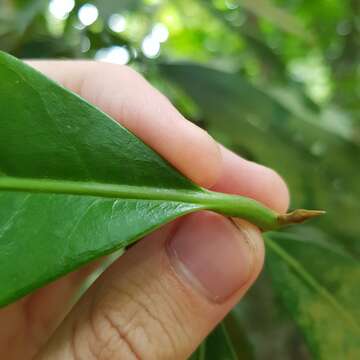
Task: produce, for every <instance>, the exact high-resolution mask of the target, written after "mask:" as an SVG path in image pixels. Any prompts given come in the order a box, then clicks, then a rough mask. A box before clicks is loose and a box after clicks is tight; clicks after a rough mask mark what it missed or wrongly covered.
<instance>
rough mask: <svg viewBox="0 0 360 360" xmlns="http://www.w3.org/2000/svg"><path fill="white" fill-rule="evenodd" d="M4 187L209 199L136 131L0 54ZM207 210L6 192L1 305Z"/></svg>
mask: <svg viewBox="0 0 360 360" xmlns="http://www.w3.org/2000/svg"><path fill="white" fill-rule="evenodd" d="M0 79H1V81H0V108H1V111H2V114H1V117H0V181H3V182H4V183H7V184H8V185H9V184H10V185H11V182H12V181H13V179H17V180H24V181H25V182H26V181H27V179H29V180H31V181H40V183H41V181H44V182H46V181H47V180H56V181H58V182H59V184H61V183H62V182H81V183H84V184H97V185H98V186H100V187H101V184H104V185H109V184H120V185H123V186H135V187H138V188H140V189H142V191H146V189H147V188H156V189H160V190H161V189H164V190H165V189H171V190H172V191H175V192H176V191H179V192H186V191H191V192H197V193H201V192H202V190H201V189H200V188H199V187H197V186H196V185H194V184H193V183H191V182H190V181H189V180H187V179H186V178H185V177H184V176H182V175H181V174H179V173H178V172H177V171H176V170H175V169H174V168H172V167H171V166H170V165H169V164H168V163H167V162H166V161H165V160H163V159H162V158H161V157H160V156H159V155H158V154H156V153H155V152H154V151H153V150H151V149H150V148H149V147H147V146H146V145H145V144H144V143H142V142H141V141H140V140H139V139H138V138H137V137H135V136H134V135H133V134H132V133H130V132H129V131H128V130H126V129H125V128H123V127H122V126H121V125H119V124H118V123H117V122H115V121H114V120H112V119H111V118H109V117H108V116H107V115H106V114H104V113H102V112H101V111H100V110H98V109H96V108H95V107H93V106H92V105H90V104H88V103H87V102H86V101H84V100H82V99H81V98H79V97H78V96H76V95H74V94H72V93H71V92H69V91H67V90H66V89H64V88H62V87H60V86H59V85H57V84H55V83H54V82H52V81H50V80H48V79H47V78H45V77H44V76H42V75H41V74H39V73H38V72H37V71H35V70H33V69H31V68H30V67H28V66H26V65H25V64H23V63H22V62H20V61H18V60H16V59H15V58H13V57H11V56H9V55H6V54H3V53H1V54H0ZM201 208H203V206H201V205H199V204H193V203H189V202H182V201H165V200H159V199H133V198H129V199H127V198H120V199H119V198H115V197H114V198H112V197H111V196H110V197H102V196H94V195H91V194H81V195H77V194H61V193H60V194H55V193H36V192H32V191H9V190H4V189H3V190H1V189H0V305H5V304H7V303H9V302H10V301H13V300H15V299H17V298H19V297H21V296H23V295H25V294H26V293H28V292H30V291H32V290H34V289H36V288H38V287H40V286H42V285H44V284H45V283H47V282H49V281H50V280H53V279H55V278H57V277H59V276H61V275H64V274H66V273H67V272H69V271H72V270H74V269H76V268H78V267H79V266H80V265H82V264H84V263H86V262H89V261H91V260H93V259H95V258H97V257H99V256H102V255H104V254H107V253H109V252H111V251H114V250H116V249H119V248H124V247H126V246H127V245H129V244H130V243H132V242H133V241H135V240H137V239H139V238H140V237H142V236H144V235H145V234H147V233H149V232H151V231H153V230H154V229H156V228H158V227H159V226H161V225H162V224H164V223H167V222H169V221H171V220H172V219H175V218H177V217H179V216H181V215H184V214H187V213H189V212H192V211H195V210H199V209H201Z"/></svg>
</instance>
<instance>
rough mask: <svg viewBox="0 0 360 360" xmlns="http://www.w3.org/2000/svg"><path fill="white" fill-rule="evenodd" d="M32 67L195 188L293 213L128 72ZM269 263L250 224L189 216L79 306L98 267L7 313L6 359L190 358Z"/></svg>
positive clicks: (283, 191)
mask: <svg viewBox="0 0 360 360" xmlns="http://www.w3.org/2000/svg"><path fill="white" fill-rule="evenodd" d="M29 64H30V65H32V66H34V67H35V68H37V69H39V70H40V71H42V72H43V73H45V74H46V75H47V76H49V77H51V78H53V79H55V80H57V81H58V82H60V83H61V84H63V85H64V86H66V87H68V88H70V89H71V90H73V91H75V92H77V93H78V94H79V95H81V96H82V97H84V98H85V99H87V100H88V101H89V102H91V103H93V104H95V105H97V106H98V107H99V108H101V109H102V110H103V111H105V112H107V113H108V114H109V115H110V116H112V117H113V118H114V119H116V120H118V121H119V122H120V123H122V124H123V125H124V126H125V127H127V128H128V129H129V130H131V131H132V132H134V133H135V134H136V135H137V136H138V137H140V138H141V139H142V140H143V141H144V142H145V143H147V144H148V145H149V146H151V147H152V148H153V149H154V150H156V151H157V152H159V153H160V154H161V155H162V156H163V157H164V158H166V159H167V160H168V161H169V162H171V163H172V164H173V165H174V166H175V167H176V168H178V169H179V170H180V171H181V172H182V173H184V174H185V175H186V176H187V177H189V178H190V179H192V180H193V181H194V182H196V183H198V184H199V185H202V186H204V187H208V188H211V189H213V190H217V191H222V192H230V193H237V194H241V195H245V196H249V197H252V198H255V199H257V200H259V201H261V202H263V203H264V204H266V205H268V206H269V207H272V208H274V209H275V210H277V211H279V212H284V211H285V210H286V208H287V206H288V192H287V188H286V186H285V184H284V182H283V181H282V179H281V178H280V177H279V176H278V175H277V174H276V173H275V172H274V171H272V170H270V169H268V168H265V167H263V166H261V165H257V164H255V163H252V162H249V161H247V160H244V159H242V158H240V157H238V156H237V155H235V154H233V153H231V152H230V151H229V150H227V149H225V148H224V147H222V146H219V145H218V144H217V143H216V142H215V141H214V140H213V139H212V138H211V137H210V136H209V135H208V134H207V133H206V132H204V131H203V130H201V129H200V128H198V127H197V126H195V125H193V124H192V123H190V122H188V121H187V120H185V119H184V118H183V117H182V116H181V115H180V114H179V113H178V112H177V111H176V110H175V109H174V107H173V106H172V105H171V104H170V103H169V101H168V100H167V99H166V98H165V97H164V96H163V95H161V94H160V93H159V92H157V91H156V90H155V89H154V88H152V87H151V86H150V85H149V84H148V83H147V82H146V81H144V80H143V79H142V78H141V76H140V75H138V74H137V73H135V72H134V71H133V70H130V69H129V68H128V67H125V66H117V65H109V64H101V63H95V62H75V61H66V62H64V61H43V62H40V61H31V62H29ZM239 136H241V134H239ZM263 258H264V247H263V242H262V239H261V235H260V232H259V231H258V230H257V229H256V228H255V227H254V226H252V225H250V224H248V223H245V222H242V221H237V225H236V226H235V225H234V224H233V223H232V222H230V221H229V220H228V219H226V218H224V217H222V216H220V215H217V214H213V213H209V212H201V213H196V214H191V215H188V216H186V217H184V218H182V219H179V220H177V221H175V222H173V223H171V224H169V225H166V226H164V227H163V228H162V229H160V230H158V231H156V232H155V233H153V234H152V235H150V236H147V237H146V239H144V240H142V241H140V242H139V243H137V244H136V245H134V246H133V247H132V248H131V249H129V250H128V251H127V252H126V253H125V255H123V256H122V257H121V258H120V259H119V260H117V261H116V262H115V263H114V264H113V265H112V266H111V267H110V268H109V269H107V270H106V271H105V272H104V274H103V275H102V276H101V277H100V278H99V279H98V280H97V281H96V282H95V283H94V285H93V286H92V287H91V288H90V289H89V290H88V291H87V293H86V294H85V295H84V296H83V298H82V299H81V300H80V301H79V303H77V304H76V305H75V306H73V307H72V299H73V298H74V295H75V294H76V293H77V291H78V290H79V288H80V286H81V284H82V283H83V281H84V279H85V278H86V276H87V275H88V274H89V272H90V271H91V270H93V269H94V265H89V266H87V267H85V268H84V269H81V270H79V271H76V272H74V273H71V274H69V275H67V276H65V277H63V278H61V279H59V280H57V281H55V282H54V283H52V284H50V285H48V286H46V287H44V288H42V289H40V290H38V291H36V292H35V293H33V294H31V295H29V296H27V297H26V298H24V299H22V300H20V301H18V302H17V303H15V304H12V305H10V306H8V307H6V308H4V309H2V310H0V349H1V355H2V358H4V359H9V360H11V359H21V360H24V359H31V358H33V357H35V358H36V359H51V360H52V359H54V360H55V359H62V360H63V359H65V360H68V359H69V360H72V359H137V358H138V359H156V360H157V359H171V360H173V359H174V360H176V359H186V358H187V357H188V356H189V355H190V354H191V353H192V352H193V351H194V350H195V349H196V347H197V346H198V345H199V344H200V342H201V341H202V340H203V339H204V337H205V336H206V335H207V334H208V333H209V332H210V331H211V330H212V328H213V327H214V326H215V325H216V324H217V323H218V322H219V321H221V319H222V318H223V317H224V316H225V315H226V314H227V312H229V311H230V309H231V308H232V307H233V306H234V305H235V304H236V303H237V302H238V301H239V300H240V299H241V298H242V297H243V296H244V294H245V293H246V291H247V290H248V289H249V287H250V286H251V285H252V284H253V282H254V281H255V279H256V277H257V276H258V274H259V272H260V271H261V268H262V264H263ZM71 307H72V308H71ZM66 315H67V316H66ZM65 316H66V318H65ZM55 329H56V331H55Z"/></svg>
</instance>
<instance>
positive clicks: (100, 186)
mask: <svg viewBox="0 0 360 360" xmlns="http://www.w3.org/2000/svg"><path fill="white" fill-rule="evenodd" d="M0 190H3V191H22V192H24V191H26V192H37V193H51V194H53V193H55V194H71V195H88V196H97V197H106V198H126V199H144V200H167V201H181V202H191V203H199V202H201V203H202V204H204V203H208V202H209V201H214V198H216V197H215V196H214V193H212V192H210V191H205V190H203V189H202V188H200V187H199V189H198V190H196V191H194V190H186V189H167V188H160V187H159V188H155V187H150V186H136V185H125V184H111V183H99V182H92V181H71V180H53V179H37V178H22V177H21V178H20V177H19V178H15V177H9V176H5V177H0Z"/></svg>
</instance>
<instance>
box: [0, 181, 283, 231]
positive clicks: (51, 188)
mask: <svg viewBox="0 0 360 360" xmlns="http://www.w3.org/2000/svg"><path fill="white" fill-rule="evenodd" d="M190 184H191V183H190ZM191 185H192V188H195V190H193V189H191V188H190V189H176V188H170V189H169V188H162V187H151V186H138V185H127V184H111V183H99V182H91V181H89V182H88V181H71V180H53V179H44V178H42V179H41V178H22V177H10V176H3V177H1V176H0V191H15V192H16V191H17V192H30V193H49V194H69V195H79V196H97V197H103V198H113V199H139V200H159V201H164V202H166V201H174V202H181V203H188V204H193V205H198V209H199V210H201V209H207V210H212V211H215V212H220V213H222V214H224V215H227V216H235V217H241V218H243V219H245V220H248V221H250V222H252V223H254V224H255V225H257V226H259V227H260V228H262V229H266V230H270V229H274V228H276V226H277V225H278V223H277V213H275V212H274V211H273V210H271V209H269V208H267V207H265V206H263V205H262V204H261V203H259V202H258V201H256V200H253V199H250V198H247V197H244V196H240V195H231V194H224V193H218V192H214V191H210V190H206V189H203V188H201V187H196V185H194V184H191Z"/></svg>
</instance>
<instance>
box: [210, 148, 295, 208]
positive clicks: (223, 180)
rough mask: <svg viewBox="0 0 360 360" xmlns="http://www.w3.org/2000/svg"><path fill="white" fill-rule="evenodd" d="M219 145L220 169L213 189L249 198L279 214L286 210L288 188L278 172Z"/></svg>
mask: <svg viewBox="0 0 360 360" xmlns="http://www.w3.org/2000/svg"><path fill="white" fill-rule="evenodd" d="M220 148H221V155H222V170H221V172H220V177H219V179H218V181H217V183H216V184H215V185H214V186H213V188H212V189H213V190H215V191H220V192H225V193H231V194H238V195H243V196H247V197H250V198H253V199H255V200H258V201H260V202H262V203H263V204H265V205H267V206H269V207H270V208H273V209H274V210H276V211H278V212H280V213H283V212H285V211H286V210H287V209H288V206H289V191H288V188H287V186H286V184H285V182H284V180H283V179H282V178H281V176H280V175H279V174H277V173H276V172H275V171H274V170H272V169H270V168H268V167H265V166H263V165H260V164H257V163H254V162H252V161H248V160H246V159H244V158H242V157H240V156H238V155H236V154H235V153H233V152H231V151H230V150H228V149H226V148H225V147H223V146H221V147H220Z"/></svg>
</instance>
